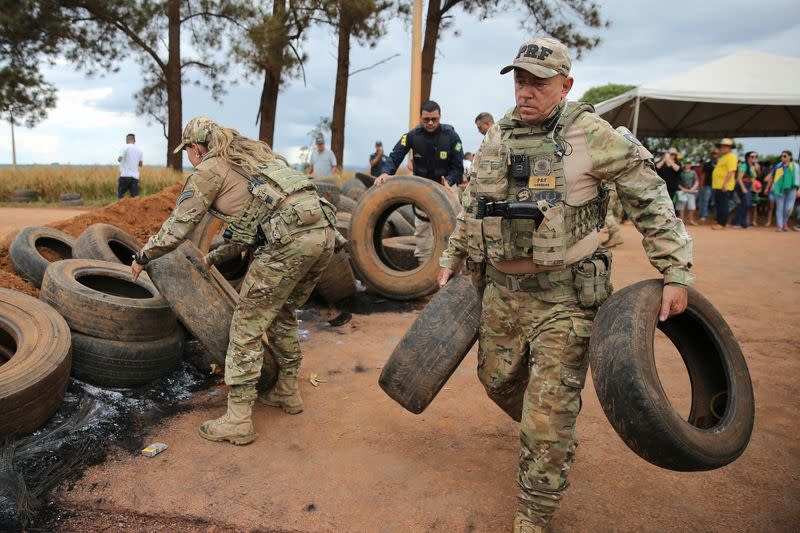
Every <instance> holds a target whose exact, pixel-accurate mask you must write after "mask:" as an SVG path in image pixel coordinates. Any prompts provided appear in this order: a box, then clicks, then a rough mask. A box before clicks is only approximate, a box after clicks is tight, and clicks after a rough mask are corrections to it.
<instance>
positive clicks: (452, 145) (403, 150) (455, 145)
mask: <svg viewBox="0 0 800 533" xmlns="http://www.w3.org/2000/svg"><path fill="white" fill-rule="evenodd" d="M441 113H442V110H441V108H440V107H439V104H437V103H436V102H434V101H433V100H428V101H427V102H424V103H423V104H422V106H420V117H419V121H420V125H419V126H417V127H416V128H414V129H413V130H411V131H409V132H408V133H406V134H405V135H403V136H402V137H401V138H400V140H399V141H398V142H397V144H396V145H394V148H393V149H392V153H391V154H389V157H388V159H387V160H385V161H384V163H383V173H382V174H381V175H380V176H378V178H377V179H376V180H375V185H381V184H382V183H383V182H384V181H386V180H387V179H389V178H391V177H392V175H393V174H394V173H395V172H397V168H398V167H399V166H400V163H402V162H403V159H404V158H405V157H406V154H407V153H408V151H409V150H413V151H414V163H413V165H414V175H415V176H420V177H423V178H428V179H431V180H434V181H436V182H437V183H442V184H447V185H458V184H459V183H461V180H463V179H464V164H463V160H464V153H463V151H462V147H461V138H460V137H459V136H458V133H456V130H454V129H453V126H450V125H449V124H441V123H440V120H441V118H442V115H441ZM442 179H444V182H442Z"/></svg>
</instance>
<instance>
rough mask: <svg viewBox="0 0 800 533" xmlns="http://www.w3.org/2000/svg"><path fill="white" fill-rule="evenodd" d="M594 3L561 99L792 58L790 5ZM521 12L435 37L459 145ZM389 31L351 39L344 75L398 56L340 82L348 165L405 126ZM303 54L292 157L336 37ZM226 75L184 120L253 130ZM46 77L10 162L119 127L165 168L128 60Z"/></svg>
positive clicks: (398, 45)
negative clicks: (767, 57)
mask: <svg viewBox="0 0 800 533" xmlns="http://www.w3.org/2000/svg"><path fill="white" fill-rule="evenodd" d="M601 4H603V6H602V13H603V16H604V17H605V18H607V19H609V20H610V21H611V23H612V26H611V28H609V29H606V30H601V31H600V32H599V35H600V36H601V37H602V39H603V43H602V44H601V45H600V47H599V48H597V49H595V50H593V51H590V52H588V53H586V54H585V55H584V57H583V58H582V59H581V60H579V61H574V63H573V69H572V75H573V76H574V77H575V86H574V88H573V89H572V93H571V97H572V98H575V99H577V98H578V97H579V96H581V95H582V94H583V93H584V91H586V90H587V89H589V88H590V87H592V86H595V85H602V84H605V83H609V82H614V83H627V84H631V85H641V84H648V83H652V82H655V81H657V80H659V79H662V78H666V77H669V76H672V75H674V74H677V73H680V72H683V71H685V70H688V69H690V68H693V67H696V66H699V65H702V64H704V63H707V62H709V61H713V60H715V59H718V58H720V57H723V56H726V55H728V54H731V53H734V52H737V51H740V50H753V51H761V52H768V53H774V54H780V55H786V56H793V57H800V39H798V36H800V17H798V14H800V11H798V6H797V3H796V0H764V1H761V2H745V1H739V0H728V1H725V2H721V1H716V0H715V1H706V2H699V1H696V0H693V1H689V0H673V1H672V2H669V3H666V2H663V1H656V0H638V1H629V0H627V1H623V0H610V1H607V2H602V1H601ZM521 16H522V13H521V12H520V13H513V12H509V13H507V14H505V15H504V16H501V17H496V18H493V19H491V20H486V21H480V20H478V19H477V17H474V16H471V15H467V14H464V13H463V12H456V13H455V24H454V28H455V29H456V30H457V31H458V35H454V34H453V31H452V30H451V31H448V32H446V33H445V34H444V36H443V37H442V38H441V39H440V41H439V50H438V56H437V60H436V65H435V71H436V73H435V76H434V80H433V90H432V94H431V97H432V98H433V99H434V100H436V101H438V102H439V104H440V105H441V106H442V115H443V121H444V122H445V123H450V124H452V125H453V126H455V128H456V131H458V132H459V134H460V135H461V138H462V139H463V141H464V149H465V150H466V151H474V150H475V149H476V148H477V147H478V145H479V144H480V140H481V137H480V135H479V133H478V132H477V131H476V129H475V126H474V124H473V118H474V117H475V115H477V114H478V113H479V112H481V111H489V112H491V113H492V114H494V115H495V116H496V117H497V116H500V115H502V114H503V113H504V111H505V110H506V109H508V108H509V107H511V106H512V105H513V90H512V85H511V80H510V78H509V77H508V76H500V75H499V73H498V71H499V69H500V68H501V67H502V66H503V65H505V64H507V63H508V62H509V61H510V60H511V59H513V57H514V55H515V54H516V50H517V49H518V47H519V45H520V44H521V43H522V42H523V41H525V40H526V39H528V38H529V37H530V36H529V34H528V33H526V32H525V31H524V30H522V29H520V26H519V22H518V21H519V19H520V17H521ZM388 30H389V31H388V34H387V35H386V36H385V37H384V38H383V39H381V41H380V42H379V43H378V45H377V46H376V47H375V48H372V49H370V48H367V47H359V46H357V45H356V46H355V47H354V49H353V53H352V56H351V70H355V69H358V68H361V67H364V66H368V65H372V64H374V63H376V62H378V61H380V60H382V59H385V58H387V57H389V56H392V55H394V54H399V56H398V57H395V58H393V59H391V60H389V61H388V62H386V63H384V64H382V65H379V66H377V67H376V68H374V69H371V70H368V71H366V72H362V73H358V74H355V75H354V76H352V77H351V78H350V89H349V94H348V102H347V123H346V130H345V132H346V139H345V141H346V142H345V158H344V159H345V161H344V162H345V166H347V167H350V168H357V167H360V166H366V164H367V158H368V156H369V154H370V153H371V151H372V148H373V147H374V142H375V140H376V139H381V140H383V142H384V144H385V145H387V147H391V146H392V145H393V144H394V143H395V142H396V141H397V139H398V138H399V137H400V135H401V134H402V133H403V132H404V131H405V130H406V129H407V126H408V105H409V103H408V102H409V97H408V87H409V77H410V42H409V41H410V40H409V35H410V29H409V28H408V27H407V26H405V25H404V24H403V23H401V22H398V21H392V22H390V23H389V24H388ZM305 50H306V51H307V53H308V55H309V61H308V63H307V65H306V78H307V83H306V85H305V86H304V84H303V82H302V80H295V81H293V82H291V83H290V84H289V85H288V86H287V87H286V88H285V89H284V91H283V92H282V93H281V95H280V98H279V101H278V116H277V124H278V126H277V128H276V134H275V149H276V150H277V151H278V152H280V153H283V154H285V155H287V156H288V157H289V158H290V159H296V157H297V153H298V149H299V147H301V146H303V145H306V144H308V143H309V142H310V140H309V137H308V132H309V130H311V129H312V128H313V127H314V125H315V124H316V123H317V121H318V120H319V118H320V117H322V116H330V115H331V112H332V106H333V87H334V77H335V74H336V40H335V36H334V35H332V33H331V32H330V31H329V30H327V29H323V28H318V29H315V30H314V31H313V32H312V33H311V34H310V38H309V40H308V41H307V43H306V45H305ZM233 71H234V73H235V74H238V75H237V76H235V77H237V78H239V79H240V81H239V82H238V84H237V85H234V86H231V87H230V88H229V89H228V91H227V94H225V95H224V96H223V97H222V102H221V103H220V104H217V103H214V102H213V101H212V100H211V98H210V96H209V93H208V92H206V91H203V90H201V89H197V88H195V87H191V86H186V87H185V88H184V95H183V105H184V107H183V116H184V121H186V120H188V119H189V118H191V117H192V116H195V115H199V114H205V115H208V116H211V117H212V118H214V119H216V120H217V121H218V122H220V123H222V124H225V125H228V126H232V127H235V128H236V129H238V130H239V131H240V132H241V133H243V134H245V135H248V136H252V137H256V136H257V131H258V130H257V126H256V124H255V116H256V111H257V106H258V98H259V95H260V82H248V81H246V80H245V78H244V77H243V76H241V71H238V72H236V68H234V69H233ZM741 75H742V76H746V75H747V73H746V72H742V73H741ZM775 75H776V76H780V73H775ZM46 77H47V79H48V80H49V81H50V82H51V83H53V84H55V85H56V87H57V88H58V90H59V101H58V107H57V108H56V109H54V110H52V111H51V112H50V115H49V117H48V119H47V120H45V121H44V122H42V123H41V124H39V125H38V126H36V127H35V128H32V129H27V128H23V127H19V126H18V127H17V128H16V142H17V161H18V162H19V163H23V164H33V163H36V164H39V163H43V164H49V163H53V162H58V163H62V164H69V163H71V164H112V163H114V162H115V160H116V156H117V153H118V151H119V149H120V148H121V146H122V144H123V143H124V137H125V134H126V133H127V132H129V131H130V132H135V133H136V135H137V144H139V146H140V147H141V148H142V149H143V151H144V154H145V164H149V165H159V166H160V165H163V164H164V163H165V160H166V159H165V153H166V140H165V139H164V136H163V134H162V132H161V127H160V125H157V124H148V122H147V120H146V118H144V117H139V116H137V115H136V113H135V103H134V100H133V94H134V93H135V92H136V91H137V90H138V89H139V87H140V78H141V73H140V70H139V66H138V65H137V64H136V63H135V61H134V60H133V56H131V59H130V60H129V61H127V62H126V63H124V64H123V65H122V68H121V69H120V72H118V73H115V74H110V75H107V76H103V77H95V78H88V77H86V76H85V75H83V74H82V73H81V72H80V71H79V70H78V71H76V69H75V68H74V67H73V66H70V65H66V64H63V65H58V66H56V67H54V68H48V70H47V71H46ZM764 83H769V80H764ZM798 91H799V92H800V88H799V89H798ZM327 141H328V142H330V140H329V139H327ZM741 141H742V142H743V143H744V145H745V148H747V149H755V150H759V151H760V152H762V153H777V152H779V151H780V150H781V149H784V148H788V149H791V150H794V151H798V142H800V139H799V138H798V137H789V138H779V139H741ZM184 161H185V164H186V165H188V161H186V160H184ZM10 162H11V134H10V126H9V125H8V124H7V123H6V124H3V125H0V164H8V163H10Z"/></svg>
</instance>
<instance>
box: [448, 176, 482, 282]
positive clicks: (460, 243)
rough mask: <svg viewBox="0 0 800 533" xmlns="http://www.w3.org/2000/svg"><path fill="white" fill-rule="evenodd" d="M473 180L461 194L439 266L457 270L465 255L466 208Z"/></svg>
mask: <svg viewBox="0 0 800 533" xmlns="http://www.w3.org/2000/svg"><path fill="white" fill-rule="evenodd" d="M474 183H475V182H474V181H470V182H469V183H468V184H467V188H466V189H465V190H464V192H463V193H462V195H461V211H460V212H459V213H458V216H456V227H455V229H454V230H453V233H451V234H450V239H449V240H448V244H447V248H445V250H444V251H443V252H442V256H441V257H440V258H439V266H441V267H445V268H450V269H452V270H458V267H460V266H461V263H462V262H463V261H464V259H465V258H466V257H467V229H466V225H467V223H466V210H467V209H468V208H469V205H470V203H469V199H470V198H472V196H471V193H472V188H473V187H474Z"/></svg>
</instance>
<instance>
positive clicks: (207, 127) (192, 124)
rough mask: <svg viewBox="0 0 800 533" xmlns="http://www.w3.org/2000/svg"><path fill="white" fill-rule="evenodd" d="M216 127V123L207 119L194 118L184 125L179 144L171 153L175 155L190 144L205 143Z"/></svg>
mask: <svg viewBox="0 0 800 533" xmlns="http://www.w3.org/2000/svg"><path fill="white" fill-rule="evenodd" d="M217 127H218V126H217V123H216V122H214V121H213V120H211V119H210V118H208V117H194V118H193V119H192V120H190V121H189V122H188V123H187V124H186V127H185V128H183V135H181V144H179V145H178V147H177V148H175V149H174V150H173V151H172V153H173V154H177V153H178V152H180V151H181V150H183V149H184V148H185V147H186V146H188V145H190V144H194V143H207V142H208V137H209V134H210V133H211V130H213V129H214V128H217Z"/></svg>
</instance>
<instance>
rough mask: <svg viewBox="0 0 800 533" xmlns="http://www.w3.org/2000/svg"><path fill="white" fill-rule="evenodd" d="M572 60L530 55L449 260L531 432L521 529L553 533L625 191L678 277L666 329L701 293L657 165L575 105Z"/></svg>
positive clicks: (492, 384) (477, 168)
mask: <svg viewBox="0 0 800 533" xmlns="http://www.w3.org/2000/svg"><path fill="white" fill-rule="evenodd" d="M570 67H571V61H570V57H569V52H568V50H567V48H566V47H565V46H564V45H563V44H561V43H560V42H557V41H554V40H552V39H533V40H531V41H528V42H526V43H524V44H523V45H522V47H521V48H520V49H519V52H518V54H517V57H516V59H514V61H513V63H512V64H511V65H508V66H507V67H505V68H503V70H501V74H505V73H506V72H510V71H513V72H514V90H515V99H516V104H517V105H516V107H514V108H513V109H511V110H509V112H508V113H507V114H506V116H505V117H504V118H503V119H502V120H501V121H499V122H498V123H497V124H495V125H494V126H493V127H492V128H491V129H490V130H489V131H488V132H487V134H486V137H485V139H484V141H483V143H482V144H481V147H480V149H479V150H478V152H477V153H476V155H475V161H474V163H473V165H472V170H471V172H470V173H471V176H472V179H471V180H470V183H469V185H468V186H467V189H466V191H465V192H464V194H463V196H462V202H463V209H462V211H461V213H460V214H459V216H458V222H457V224H456V228H455V230H454V232H453V234H452V235H451V237H450V245H449V247H448V248H447V249H446V250H445V252H444V253H443V254H442V257H441V258H440V265H441V267H442V268H441V270H440V273H439V284H440V286H443V285H444V284H445V283H446V282H447V280H448V279H449V278H450V277H451V276H452V275H453V273H454V272H455V271H456V270H457V269H458V268H459V266H460V265H461V264H462V263H463V262H464V261H466V266H467V269H468V270H469V271H470V273H471V274H472V275H473V281H474V282H475V284H476V288H477V289H478V291H479V293H480V294H481V295H482V303H483V310H482V316H481V326H480V345H479V346H480V349H479V351H478V376H479V378H480V380H481V382H482V383H483V385H484V387H485V388H486V392H487V393H488V395H489V397H490V398H491V399H492V400H493V401H494V402H495V403H497V404H498V405H499V406H500V407H501V408H502V409H503V410H504V411H506V412H507V413H508V414H509V415H510V416H512V417H513V418H515V419H516V420H519V421H520V440H521V447H522V449H521V452H520V459H519V471H518V476H517V484H518V486H519V498H518V505H517V511H516V514H515V517H514V531H515V532H519V533H522V532H525V533H534V532H541V531H544V529H545V527H546V525H547V523H548V521H549V520H550V518H551V517H552V515H553V513H554V512H555V511H556V509H557V508H558V506H559V504H560V500H561V498H562V495H563V493H564V491H565V489H566V487H567V475H568V474H569V470H570V467H571V466H572V462H573V460H574V456H575V449H576V446H577V438H576V435H575V420H576V418H577V416H578V412H579V411H580V407H581V398H580V395H581V389H582V388H583V386H584V382H585V379H586V371H587V368H588V360H587V355H586V349H587V345H588V341H589V335H590V332H591V327H592V320H593V319H594V316H595V311H596V309H597V307H598V306H599V305H600V304H602V303H603V301H604V300H605V299H606V298H607V296H608V295H609V293H610V292H611V284H610V271H609V269H610V266H611V254H610V252H609V251H608V250H606V249H604V248H599V247H598V236H597V229H596V228H598V227H600V226H602V225H603V220H604V218H605V207H606V205H605V202H606V201H607V191H606V189H605V188H604V187H602V186H601V182H602V181H608V182H611V183H614V184H615V186H616V189H617V192H618V194H619V197H620V199H621V201H622V203H623V204H624V207H625V209H626V211H627V212H628V213H629V214H630V215H631V217H632V218H633V219H634V221H635V222H636V226H637V228H639V230H640V231H641V232H642V234H643V235H644V247H645V251H646V252H647V255H648V257H649V259H650V262H651V263H652V264H653V266H655V267H656V268H657V269H658V270H659V271H660V272H661V273H662V274H663V275H664V292H663V296H662V306H661V310H660V314H659V317H660V319H661V320H666V319H667V318H668V317H669V316H672V315H674V314H678V313H681V312H683V311H684V309H685V308H686V304H687V290H686V287H687V286H688V285H689V284H690V283H691V281H692V275H691V274H690V272H689V268H690V266H691V240H690V238H689V235H688V234H687V233H686V230H685V228H684V226H683V224H682V223H681V221H680V220H679V219H677V218H676V217H675V213H674V211H673V208H672V202H671V201H670V198H669V196H667V192H666V189H665V187H664V182H663V181H662V180H661V179H660V178H659V177H658V176H657V175H656V173H655V172H654V170H653V165H652V163H651V156H650V153H649V152H648V151H647V150H646V149H645V148H644V147H643V146H642V145H641V144H640V143H639V141H638V140H636V138H634V137H633V135H631V134H630V132H628V131H627V130H625V129H620V130H614V129H612V128H611V127H610V126H609V124H608V123H607V122H605V121H604V120H602V119H601V118H600V117H598V116H597V115H596V114H595V113H594V112H593V109H592V108H591V106H589V105H588V104H575V103H568V102H567V101H566V96H567V93H568V92H569V90H570V89H571V88H572V84H573V79H572V78H571V77H570V76H569V71H570Z"/></svg>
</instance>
